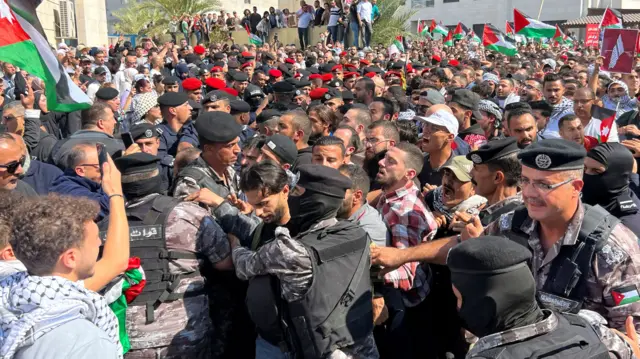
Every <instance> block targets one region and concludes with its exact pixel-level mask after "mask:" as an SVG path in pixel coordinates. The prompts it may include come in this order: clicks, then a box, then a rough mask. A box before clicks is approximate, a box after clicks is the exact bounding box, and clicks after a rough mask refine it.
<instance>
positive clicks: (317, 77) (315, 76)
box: [309, 74, 322, 80]
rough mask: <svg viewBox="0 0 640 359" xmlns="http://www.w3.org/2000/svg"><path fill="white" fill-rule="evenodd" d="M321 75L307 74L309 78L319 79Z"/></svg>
mask: <svg viewBox="0 0 640 359" xmlns="http://www.w3.org/2000/svg"><path fill="white" fill-rule="evenodd" d="M321 78H322V75H320V74H311V75H309V80H315V79H321Z"/></svg>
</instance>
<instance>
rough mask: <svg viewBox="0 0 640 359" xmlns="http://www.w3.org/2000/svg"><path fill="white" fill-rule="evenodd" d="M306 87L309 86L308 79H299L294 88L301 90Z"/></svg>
mask: <svg viewBox="0 0 640 359" xmlns="http://www.w3.org/2000/svg"><path fill="white" fill-rule="evenodd" d="M307 86H311V81H309V80H308V79H300V80H299V81H298V82H297V83H296V87H297V88H303V87H307Z"/></svg>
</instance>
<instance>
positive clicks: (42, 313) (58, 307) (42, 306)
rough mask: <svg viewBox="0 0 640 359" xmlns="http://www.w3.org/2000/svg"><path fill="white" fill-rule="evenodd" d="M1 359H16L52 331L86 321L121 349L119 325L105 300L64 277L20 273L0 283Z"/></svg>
mask: <svg viewBox="0 0 640 359" xmlns="http://www.w3.org/2000/svg"><path fill="white" fill-rule="evenodd" d="M0 301H1V302H0V357H1V358H12V357H13V356H14V355H15V354H16V352H17V351H18V350H20V348H22V347H25V346H29V345H32V344H33V343H34V342H35V341H36V340H38V338H40V337H42V336H43V335H45V334H46V333H48V332H50V331H51V330H53V329H55V328H56V327H59V326H60V325H63V324H65V323H68V322H70V321H73V320H76V319H86V320H88V321H90V322H91V323H93V324H94V325H95V326H96V327H98V328H100V329H101V330H103V331H104V332H105V333H106V334H107V336H108V337H109V338H110V339H111V340H112V341H113V343H115V344H116V345H117V346H118V357H119V358H122V345H121V344H120V340H119V337H118V321H117V320H116V317H115V315H114V314H113V312H112V311H111V309H110V308H109V307H108V306H107V303H106V301H105V300H104V298H103V297H101V296H100V295H98V294H97V293H94V292H92V291H90V290H87V289H85V288H84V287H83V286H82V284H80V283H74V282H72V281H69V280H67V279H64V278H62V277H54V276H51V277H38V276H30V275H28V274H27V273H26V272H20V273H16V274H14V275H11V276H9V277H6V278H4V279H3V280H2V281H0Z"/></svg>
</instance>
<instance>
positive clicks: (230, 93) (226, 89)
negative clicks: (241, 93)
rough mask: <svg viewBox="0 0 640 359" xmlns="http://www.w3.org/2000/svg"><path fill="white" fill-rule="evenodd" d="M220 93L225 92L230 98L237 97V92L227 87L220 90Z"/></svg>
mask: <svg viewBox="0 0 640 359" xmlns="http://www.w3.org/2000/svg"><path fill="white" fill-rule="evenodd" d="M220 91H223V92H226V93H228V94H229V95H231V96H232V97H234V98H235V97H238V91H236V90H235V89H232V88H229V87H225V88H223V89H221V90H220Z"/></svg>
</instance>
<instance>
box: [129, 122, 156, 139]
mask: <svg viewBox="0 0 640 359" xmlns="http://www.w3.org/2000/svg"><path fill="white" fill-rule="evenodd" d="M129 133H131V137H132V138H133V140H134V141H136V140H139V139H141V138H153V137H160V133H159V132H158V131H157V129H156V126H154V125H152V124H150V123H149V122H142V123H139V124H137V125H133V127H131V130H130V131H129Z"/></svg>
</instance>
